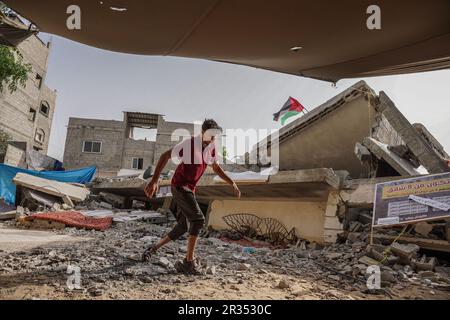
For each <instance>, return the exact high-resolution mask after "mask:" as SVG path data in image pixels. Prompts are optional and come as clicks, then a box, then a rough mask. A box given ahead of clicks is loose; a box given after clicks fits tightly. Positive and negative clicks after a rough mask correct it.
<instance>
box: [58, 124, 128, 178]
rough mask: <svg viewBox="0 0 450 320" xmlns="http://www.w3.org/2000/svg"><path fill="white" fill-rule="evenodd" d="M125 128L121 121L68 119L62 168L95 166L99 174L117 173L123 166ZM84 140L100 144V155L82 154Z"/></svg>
mask: <svg viewBox="0 0 450 320" xmlns="http://www.w3.org/2000/svg"><path fill="white" fill-rule="evenodd" d="M123 136H124V128H123V122H122V121H114V120H110V121H108V120H95V119H79V118H70V120H69V125H68V127H67V138H66V148H65V151H64V165H65V167H66V168H67V169H77V168H82V167H88V166H92V165H97V167H98V170H99V172H98V175H99V176H103V175H110V174H113V175H114V174H116V173H117V172H118V171H119V170H120V169H121V166H122V149H123ZM84 141H99V142H101V143H102V147H101V151H100V153H90V152H83V143H84Z"/></svg>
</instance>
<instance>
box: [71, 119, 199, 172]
mask: <svg viewBox="0 0 450 320" xmlns="http://www.w3.org/2000/svg"><path fill="white" fill-rule="evenodd" d="M176 129H181V130H182V131H183V132H179V133H176V136H175V137H174V139H175V140H172V134H173V133H174V130H176ZM142 130H143V131H145V132H144V135H139V134H138V133H140V132H139V131H142ZM193 133H194V125H193V124H189V123H178V122H167V121H165V120H164V117H163V116H162V115H158V114H148V113H139V112H124V120H123V121H115V120H97V119H80V118H70V119H69V124H68V128H67V137H66V147H65V151H64V165H65V167H66V168H68V169H77V168H82V167H88V166H93V165H96V166H97V175H98V176H101V177H104V176H117V174H118V173H119V172H120V171H121V170H122V171H123V172H133V171H136V172H138V171H142V170H145V169H147V168H148V167H150V166H154V165H155V163H156V162H157V161H158V159H159V157H160V155H161V154H162V153H163V152H165V151H167V150H169V149H170V148H171V147H173V146H174V145H175V144H176V143H178V142H179V141H181V139H183V138H184V137H185V136H190V135H192V134H193ZM123 169H124V170H123Z"/></svg>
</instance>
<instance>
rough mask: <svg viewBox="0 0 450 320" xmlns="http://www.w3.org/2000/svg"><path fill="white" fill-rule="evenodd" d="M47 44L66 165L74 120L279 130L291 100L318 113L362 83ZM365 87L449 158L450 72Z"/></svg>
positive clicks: (58, 140) (57, 135) (57, 140)
mask: <svg viewBox="0 0 450 320" xmlns="http://www.w3.org/2000/svg"><path fill="white" fill-rule="evenodd" d="M42 38H43V39H45V40H47V39H51V41H52V44H53V45H52V50H51V54H50V58H49V62H48V71H47V77H46V84H47V85H48V86H49V87H50V88H51V89H56V90H57V101H56V111H55V114H54V118H53V126H52V131H51V135H50V142H49V155H50V156H52V157H55V158H57V159H59V160H62V159H63V154H64V144H65V138H66V130H67V123H68V120H69V117H81V118H98V119H105V120H122V118H123V114H122V112H123V111H139V112H148V113H158V114H163V115H165V119H166V120H167V121H178V122H191V123H192V122H194V121H200V122H201V121H202V120H204V119H205V118H214V119H216V121H217V122H219V124H220V125H221V126H222V127H223V128H228V129H239V128H241V129H250V128H254V129H268V130H269V129H279V128H280V127H281V125H280V124H279V123H277V122H274V121H273V117H272V114H273V113H275V112H277V111H278V110H279V109H280V108H281V107H282V105H283V104H284V102H285V101H286V100H287V98H288V97H289V96H292V97H294V98H297V99H298V100H300V102H301V103H302V104H303V105H304V106H305V107H306V108H307V109H309V110H311V109H314V108H315V107H317V106H319V105H320V104H322V103H323V102H325V101H327V100H328V99H330V98H332V97H333V96H335V95H336V94H338V93H340V92H342V91H343V90H345V89H346V88H348V87H349V86H351V85H353V84H354V83H356V82H357V81H359V80H360V79H346V80H341V81H339V82H338V83H337V86H336V87H333V86H332V85H331V84H330V83H328V82H324V81H319V80H312V79H308V78H301V77H297V76H292V75H286V74H281V73H276V72H271V71H265V70H260V69H255V68H251V67H246V66H238V65H231V64H225V63H219V62H211V61H204V60H196V59H186V58H174V57H155V56H138V55H129V54H122V53H114V52H109V51H104V50H101V49H97V48H93V47H89V46H86V45H83V44H79V43H76V42H73V41H70V40H67V39H64V38H61V37H57V36H49V35H45V34H43V35H42ZM363 80H365V81H366V82H367V83H368V84H369V85H370V86H371V87H372V88H373V89H374V90H375V91H376V92H379V91H384V92H386V93H387V94H388V96H389V97H390V98H391V99H392V100H393V101H394V103H395V104H396V106H397V107H398V108H399V109H400V111H401V112H403V114H404V115H405V116H406V117H407V118H408V120H409V121H410V122H411V123H416V122H421V123H423V124H424V125H425V126H426V127H427V128H428V129H429V130H430V132H431V133H432V134H433V135H435V137H436V138H437V139H438V140H439V141H440V142H441V144H442V145H443V146H444V147H445V149H446V150H447V152H449V151H450V112H449V110H450V70H445V71H434V72H427V73H418V74H411V75H400V76H388V77H375V78H365V79H363ZM292 120H295V119H292ZM349 125H351V124H349ZM261 138H262V137H261Z"/></svg>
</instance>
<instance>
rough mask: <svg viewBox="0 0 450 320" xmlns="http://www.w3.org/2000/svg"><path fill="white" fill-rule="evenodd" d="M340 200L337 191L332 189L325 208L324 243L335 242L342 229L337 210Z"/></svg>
mask: <svg viewBox="0 0 450 320" xmlns="http://www.w3.org/2000/svg"><path fill="white" fill-rule="evenodd" d="M340 205H341V200H340V197H339V191H332V192H330V194H329V195H328V201H327V207H326V209H325V221H324V232H323V241H324V243H335V242H336V240H337V236H338V234H339V233H342V232H343V231H344V228H343V225H342V223H340V222H339V217H338V212H339V206H340Z"/></svg>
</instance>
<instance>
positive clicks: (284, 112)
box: [273, 97, 306, 125]
mask: <svg viewBox="0 0 450 320" xmlns="http://www.w3.org/2000/svg"><path fill="white" fill-rule="evenodd" d="M305 110H306V108H305V107H304V106H302V104H301V103H300V102H298V101H297V100H295V99H294V98H292V97H289V99H288V101H286V103H285V104H284V106H283V108H281V110H280V111H278V112H277V113H275V114H274V115H273V121H278V120H279V119H281V124H282V125H284V123H285V122H286V120H287V119H288V118H290V117H293V116H296V115H298V114H299V113H300V112H303V111H305Z"/></svg>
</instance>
